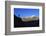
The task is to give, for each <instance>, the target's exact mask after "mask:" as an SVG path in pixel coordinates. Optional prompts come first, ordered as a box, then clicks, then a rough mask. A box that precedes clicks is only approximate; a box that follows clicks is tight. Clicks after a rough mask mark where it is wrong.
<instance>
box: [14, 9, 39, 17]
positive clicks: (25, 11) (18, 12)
mask: <svg viewBox="0 0 46 36" xmlns="http://www.w3.org/2000/svg"><path fill="white" fill-rule="evenodd" d="M14 15H16V16H17V17H25V16H32V15H35V16H39V9H32V8H31V9H29V8H14Z"/></svg>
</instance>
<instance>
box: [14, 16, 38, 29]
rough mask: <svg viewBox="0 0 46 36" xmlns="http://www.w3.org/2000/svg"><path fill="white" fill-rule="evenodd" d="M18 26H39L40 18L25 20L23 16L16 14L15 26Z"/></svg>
mask: <svg viewBox="0 0 46 36" xmlns="http://www.w3.org/2000/svg"><path fill="white" fill-rule="evenodd" d="M16 27H39V20H34V21H28V22H23V21H22V20H21V18H19V17H17V16H15V15H14V28H16Z"/></svg>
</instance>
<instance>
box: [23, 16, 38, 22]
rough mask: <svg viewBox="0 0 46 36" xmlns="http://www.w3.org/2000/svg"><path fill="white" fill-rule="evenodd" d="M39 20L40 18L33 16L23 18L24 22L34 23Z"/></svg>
mask: <svg viewBox="0 0 46 36" xmlns="http://www.w3.org/2000/svg"><path fill="white" fill-rule="evenodd" d="M38 19H39V17H38V16H35V15H32V16H27V17H23V18H22V21H32V20H38Z"/></svg>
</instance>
